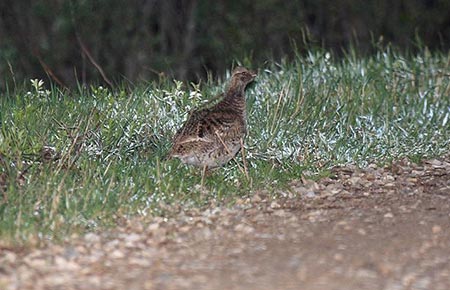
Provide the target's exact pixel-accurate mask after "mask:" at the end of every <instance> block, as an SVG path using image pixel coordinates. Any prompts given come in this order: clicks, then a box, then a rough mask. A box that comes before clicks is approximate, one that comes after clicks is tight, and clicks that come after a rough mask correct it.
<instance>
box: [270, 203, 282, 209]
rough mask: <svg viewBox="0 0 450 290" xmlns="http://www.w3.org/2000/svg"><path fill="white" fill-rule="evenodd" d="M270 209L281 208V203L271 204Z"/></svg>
mask: <svg viewBox="0 0 450 290" xmlns="http://www.w3.org/2000/svg"><path fill="white" fill-rule="evenodd" d="M270 208H273V209H276V208H281V205H280V204H279V203H277V202H276V201H272V203H271V204H270Z"/></svg>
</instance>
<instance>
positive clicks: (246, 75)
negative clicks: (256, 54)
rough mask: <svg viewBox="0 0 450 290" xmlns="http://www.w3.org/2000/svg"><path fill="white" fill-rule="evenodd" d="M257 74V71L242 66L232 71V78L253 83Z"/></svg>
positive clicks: (245, 82)
mask: <svg viewBox="0 0 450 290" xmlns="http://www.w3.org/2000/svg"><path fill="white" fill-rule="evenodd" d="M256 76H257V74H256V72H255V71H251V70H249V69H246V68H245V67H242V66H238V67H236V68H235V69H234V70H233V73H232V79H233V80H234V81H238V82H241V83H243V84H244V85H247V84H248V83H251V82H252V81H253V80H254V79H255V77H256Z"/></svg>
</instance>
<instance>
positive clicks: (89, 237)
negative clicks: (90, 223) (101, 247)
mask: <svg viewBox="0 0 450 290" xmlns="http://www.w3.org/2000/svg"><path fill="white" fill-rule="evenodd" d="M84 240H85V241H86V242H88V243H92V244H94V243H98V242H100V236H99V235H97V234H94V233H87V234H86V235H85V236H84Z"/></svg>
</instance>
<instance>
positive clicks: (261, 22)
mask: <svg viewBox="0 0 450 290" xmlns="http://www.w3.org/2000/svg"><path fill="white" fill-rule="evenodd" d="M391 43H392V44H393V45H395V46H397V47H400V48H401V49H404V50H407V51H413V52H414V51H415V50H417V49H422V48H423V47H425V46H426V47H427V48H429V49H430V50H444V51H445V50H448V49H449V48H450V1H448V0H394V1H391V0H366V1H357V0H335V1H326V0H302V1H300V0H258V1H255V0H215V1H209V0H129V1H123V0H122V1H121V0H78V1H75V0H73V1H69V0H2V1H0V89H2V90H3V89H5V88H7V87H11V86H13V85H18V84H21V83H22V82H24V81H26V80H28V79H30V78H42V79H46V78H50V79H52V80H53V82H56V83H59V84H60V85H64V86H68V87H71V86H74V85H76V84H77V83H82V84H88V83H92V82H100V83H108V84H112V83H114V82H118V81H120V80H123V79H126V80H128V81H130V82H133V83H136V82H141V81H148V80H151V79H155V78H156V79H157V78H159V77H161V76H162V75H168V76H170V77H175V78H177V79H181V80H193V81H196V80H198V79H199V78H204V77H205V76H206V75H207V72H209V71H213V72H217V71H219V72H220V71H223V70H224V69H226V68H230V66H231V63H232V62H233V60H236V59H239V60H241V61H244V62H247V63H251V64H252V65H253V66H263V65H264V61H266V60H267V59H274V60H279V59H281V58H284V57H288V58H289V57H290V56H292V54H294V53H303V52H305V51H306V50H308V49H310V48H311V47H314V48H323V49H326V50H329V51H333V53H335V54H336V55H339V54H341V53H343V52H344V50H345V48H347V47H349V46H353V47H356V48H357V50H358V51H359V52H361V53H364V54H365V53H370V52H371V51H372V50H373V49H374V48H376V47H377V46H380V45H382V46H384V45H387V44H391Z"/></svg>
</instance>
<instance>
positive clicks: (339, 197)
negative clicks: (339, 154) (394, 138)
mask: <svg viewBox="0 0 450 290" xmlns="http://www.w3.org/2000/svg"><path fill="white" fill-rule="evenodd" d="M279 195H280V196H281V197H280V198H277V199H270V198H269V197H268V196H269V195H268V194H267V193H266V192H264V191H260V192H256V193H254V194H252V195H251V197H250V198H249V199H243V200H240V201H239V202H238V203H237V205H236V206H234V207H232V208H220V207H219V208H208V209H204V210H190V211H187V212H183V211H180V212H178V213H176V214H174V215H173V217H171V218H153V219H151V220H150V221H141V220H130V221H127V224H126V225H124V226H121V227H118V228H116V229H114V230H111V231H107V232H101V233H89V234H87V235H85V236H82V237H73V238H72V239H70V241H67V242H65V243H63V244H59V245H58V244H49V245H47V246H45V247H43V248H37V249H36V248H27V249H14V248H13V249H11V248H3V249H2V248H0V251H1V252H0V289H5V290H6V289H8V290H13V289H14V290H15V289H21V290H22V289H127V290H134V289H136V290H137V289H303V290H313V289H317V290H319V289H320V290H323V289H328V290H332V289H343V290H352V289H354V290H364V289H389V290H403V289H405V290H406V289H408V290H415V289H424V290H429V289H433V290H448V289H450V156H448V157H443V158H441V159H439V160H430V161H427V162H424V163H422V164H420V165H416V164H412V163H409V162H407V161H400V162H397V163H395V164H394V165H393V166H391V167H389V168H377V167H376V166H373V165H371V166H369V167H368V168H365V169H357V168H355V167H343V168H336V169H335V170H334V177H333V178H325V179H322V180H320V181H319V182H317V183H316V182H314V181H310V180H295V181H292V183H291V184H290V189H289V190H286V191H285V192H281V191H280V192H279Z"/></svg>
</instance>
